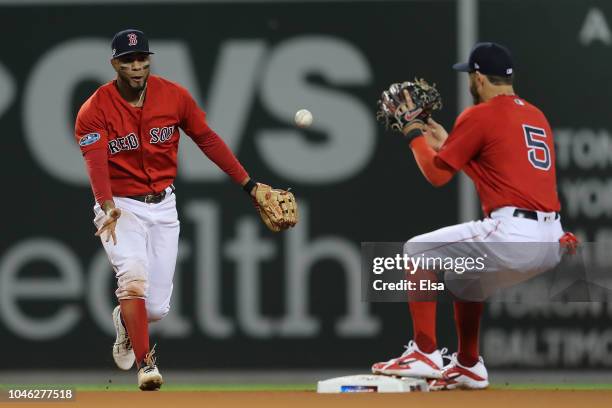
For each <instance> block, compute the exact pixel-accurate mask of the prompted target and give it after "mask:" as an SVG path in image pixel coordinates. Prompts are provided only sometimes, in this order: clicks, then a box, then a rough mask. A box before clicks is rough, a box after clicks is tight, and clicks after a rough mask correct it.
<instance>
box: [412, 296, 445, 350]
mask: <svg viewBox="0 0 612 408" xmlns="http://www.w3.org/2000/svg"><path fill="white" fill-rule="evenodd" d="M408 305H409V306H410V315H411V316H412V333H413V338H414V341H415V342H416V344H417V346H419V349H420V350H421V351H422V352H424V353H433V352H434V351H435V350H436V349H437V348H438V342H437V339H436V301H426V302H416V301H412V302H408Z"/></svg>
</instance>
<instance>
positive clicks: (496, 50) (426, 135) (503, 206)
mask: <svg viewBox="0 0 612 408" xmlns="http://www.w3.org/2000/svg"><path fill="white" fill-rule="evenodd" d="M453 68H454V69H456V70H458V71H463V72H468V73H469V83H470V92H471V94H472V96H473V98H474V106H472V107H470V108H468V109H466V110H465V111H464V112H463V113H461V115H460V116H459V117H458V118H457V121H456V122H455V125H454V127H453V130H452V132H451V133H450V135H448V134H447V132H446V131H445V130H444V128H443V127H442V126H441V125H439V124H438V123H436V122H435V121H434V120H433V119H429V120H428V123H427V124H425V123H423V122H422V121H421V120H418V119H416V120H412V121H409V122H408V123H406V124H405V126H403V129H402V133H403V134H404V135H405V137H406V138H407V139H408V140H409V143H410V148H411V149H412V152H413V154H414V157H415V159H416V162H417V164H418V166H419V168H420V170H421V172H422V173H423V175H424V176H425V178H426V179H427V180H428V181H429V182H430V183H431V184H433V185H434V186H436V187H439V186H443V185H445V184H446V183H448V182H449V181H450V180H451V179H452V177H453V176H454V175H455V173H457V172H458V171H463V172H465V173H466V174H467V175H468V176H469V177H470V178H471V179H472V181H473V182H474V184H475V186H476V190H477V192H478V195H479V198H480V201H481V204H482V210H483V212H484V214H485V216H486V217H485V218H484V219H483V220H480V221H472V222H467V223H463V224H459V225H454V226H450V227H446V228H442V229H439V230H437V231H434V232H431V233H428V234H424V235H420V236H417V237H414V238H412V239H410V240H409V241H408V242H407V243H406V244H405V246H404V252H405V253H407V254H409V255H414V254H421V253H427V255H428V256H431V257H442V258H445V257H449V256H450V257H457V256H458V254H457V252H456V251H461V250H462V249H461V248H466V247H465V246H463V247H453V246H452V245H451V244H449V245H439V243H458V242H462V243H463V242H470V243H478V244H475V245H487V244H489V245H490V248H487V250H490V251H492V252H495V250H496V249H495V248H498V250H499V248H503V247H504V246H497V247H495V246H494V245H492V244H490V243H519V242H531V243H558V242H559V240H560V239H561V238H562V237H563V236H564V232H563V230H562V227H561V222H560V216H559V213H558V212H559V210H560V204H559V199H558V197H557V184H556V175H555V150H554V142H553V134H552V130H551V128H550V125H549V124H548V121H547V120H546V117H545V116H544V114H543V113H542V112H541V111H540V110H539V109H538V108H536V107H535V106H533V105H531V104H530V103H529V102H527V101H525V100H524V99H522V98H520V97H519V96H517V95H516V94H515V93H514V89H513V86H512V83H513V63H512V58H511V55H510V52H509V51H508V50H507V49H506V48H505V47H503V46H501V45H498V44H495V43H479V44H476V46H475V47H474V49H473V50H472V52H471V54H470V57H469V62H468V63H461V64H455V65H454V67H453ZM408 99H410V98H409V97H408ZM410 103H412V102H411V100H410ZM432 243H438V244H432ZM506 247H510V246H509V245H506ZM538 251H539V252H538V256H534V257H526V258H528V259H526V260H521V264H520V266H516V267H515V266H513V265H495V264H493V265H488V266H490V269H492V270H493V269H495V268H496V267H497V268H500V269H501V268H508V269H513V270H516V271H517V273H518V274H520V273H524V274H525V275H524V276H530V274H532V273H533V272H541V271H544V270H548V269H550V268H551V267H553V266H555V265H556V264H557V263H558V262H559V260H560V251H559V245H555V244H552V245H550V244H549V245H541V246H539V247H538ZM459 255H461V254H459ZM465 255H472V254H465ZM497 255H500V254H497ZM501 255H503V254H501ZM493 259H496V260H495V261H493ZM502 259H504V257H503V256H498V257H492V259H489V261H492V262H493V263H495V262H499V263H503V262H502V261H501V260H502ZM506 259H507V258H506ZM513 261H514V262H516V263H517V264H518V262H519V259H518V258H514V259H513V260H510V261H509V262H513ZM428 272H431V271H421V273H425V274H427V273H428ZM483 273H487V272H486V271H485V272H483ZM531 276H532V275H531ZM430 299H431V298H430ZM409 307H410V313H411V316H412V324H413V340H411V341H410V342H409V344H408V346H407V347H406V351H405V352H404V353H403V354H402V355H401V356H400V357H398V358H394V359H391V360H389V361H386V362H381V363H376V364H374V365H373V366H372V371H373V372H374V373H375V374H387V375H399V376H406V377H421V378H427V379H430V380H432V381H431V383H430V385H431V389H433V390H439V389H453V388H470V389H481V388H486V387H487V386H488V385H489V381H488V374H487V370H486V368H485V366H484V363H483V360H482V358H481V357H480V356H479V346H478V337H479V328H480V318H481V315H482V311H483V303H481V302H465V301H455V302H454V310H455V313H454V317H455V322H456V328H457V335H458V339H459V344H458V352H457V353H455V354H452V356H450V363H449V364H448V365H446V366H443V362H442V361H443V359H442V357H443V356H442V354H444V353H445V350H444V349H443V350H439V349H438V345H437V338H436V323H435V321H436V302H435V300H433V301H431V300H430V301H414V300H412V301H411V300H409Z"/></svg>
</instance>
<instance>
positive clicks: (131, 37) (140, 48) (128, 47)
mask: <svg viewBox="0 0 612 408" xmlns="http://www.w3.org/2000/svg"><path fill="white" fill-rule="evenodd" d="M111 49H112V56H113V58H118V57H121V56H122V55H127V54H133V53H135V52H138V53H142V54H153V53H152V52H151V51H149V40H148V39H147V36H146V35H145V33H143V32H142V31H140V30H134V29H133V28H128V29H127V30H123V31H119V32H118V33H117V34H115V36H114V37H113V42H112V43H111Z"/></svg>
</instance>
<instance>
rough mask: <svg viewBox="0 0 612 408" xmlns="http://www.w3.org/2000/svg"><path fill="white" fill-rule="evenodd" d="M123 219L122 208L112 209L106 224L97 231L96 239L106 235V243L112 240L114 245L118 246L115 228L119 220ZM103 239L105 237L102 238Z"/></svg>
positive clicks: (109, 211)
mask: <svg viewBox="0 0 612 408" xmlns="http://www.w3.org/2000/svg"><path fill="white" fill-rule="evenodd" d="M119 217H121V209H120V208H116V207H114V208H110V209H109V210H108V211H107V212H106V220H105V221H104V224H102V226H101V227H100V228H99V229H98V231H96V237H100V236H102V234H104V233H106V242H108V241H109V240H110V239H111V238H112V239H113V245H117V235H116V234H115V227H116V226H117V220H118V219H119ZM102 239H104V237H103V236H102Z"/></svg>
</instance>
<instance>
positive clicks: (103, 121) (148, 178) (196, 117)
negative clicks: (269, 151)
mask: <svg viewBox="0 0 612 408" xmlns="http://www.w3.org/2000/svg"><path fill="white" fill-rule="evenodd" d="M75 128H76V130H75V137H76V139H77V141H78V143H79V146H80V148H81V151H82V152H83V154H84V155H87V154H88V152H91V151H93V150H97V149H105V150H106V153H107V159H108V177H109V178H110V187H111V189H112V195H115V196H135V195H144V194H149V193H157V192H160V191H162V190H163V189H164V188H166V187H167V186H168V185H170V184H171V183H172V182H173V181H174V179H175V177H176V167H177V166H176V165H177V152H178V145H179V135H180V133H179V128H181V129H183V131H185V133H186V134H187V135H189V136H190V137H191V138H192V139H193V140H194V142H195V143H196V144H197V145H198V147H199V148H200V149H201V150H202V151H203V152H204V153H205V154H206V155H207V156H208V157H209V158H210V159H211V160H213V161H214V162H215V163H216V164H217V165H218V166H219V167H220V168H221V169H222V170H223V171H225V172H226V173H227V174H228V175H230V176H231V177H232V179H233V180H234V181H236V182H237V183H240V182H242V181H243V180H244V179H246V177H248V174H247V173H246V171H245V170H244V168H243V167H242V166H241V165H240V163H239V162H238V160H237V159H236V158H235V156H234V155H233V154H232V153H231V151H230V150H229V148H228V147H227V146H226V145H225V143H224V142H223V140H221V138H219V136H218V135H217V134H216V133H215V132H214V131H213V130H212V129H210V127H209V126H208V125H207V123H206V115H205V113H204V111H202V110H201V109H200V108H199V107H198V106H197V104H196V102H195V101H194V100H193V98H192V97H191V95H190V94H189V92H188V91H187V90H186V89H184V88H183V87H181V86H180V85H178V84H175V83H173V82H170V81H168V80H165V79H163V78H161V77H158V76H155V75H151V76H150V77H149V78H148V80H147V90H146V98H145V102H144V105H143V106H142V108H136V107H133V106H131V105H130V104H129V103H128V102H127V101H125V100H124V99H123V98H122V97H121V95H120V94H119V91H118V89H117V87H116V84H115V81H112V82H109V83H107V84H105V85H103V86H101V87H100V88H98V90H96V92H95V93H94V94H93V95H92V96H91V97H90V98H89V99H88V100H87V101H86V102H85V103H84V104H83V106H82V107H81V109H80V111H79V113H78V115H77V119H76V126H75ZM86 159H87V157H86ZM86 162H87V160H86ZM88 167H89V170H90V177H91V173H92V170H91V166H89V163H88ZM93 184H94V183H93V178H92V185H93ZM93 187H94V191H96V186H95V185H93ZM96 198H97V199H98V201H99V202H100V201H101V200H102V198H101V197H98V194H96ZM110 198H111V197H104V199H110Z"/></svg>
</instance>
